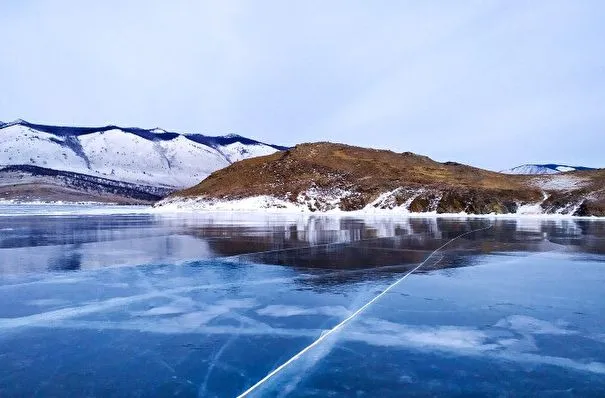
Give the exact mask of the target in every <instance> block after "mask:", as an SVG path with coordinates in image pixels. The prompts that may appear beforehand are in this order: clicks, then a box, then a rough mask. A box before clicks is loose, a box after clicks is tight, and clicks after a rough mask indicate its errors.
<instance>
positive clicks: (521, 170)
mask: <svg viewBox="0 0 605 398" xmlns="http://www.w3.org/2000/svg"><path fill="white" fill-rule="evenodd" d="M558 172H559V171H557V170H555V169H551V168H549V167H545V166H543V165H538V164H524V165H522V166H517V167H513V168H512V169H509V170H503V171H502V173H505V174H557V173H558Z"/></svg>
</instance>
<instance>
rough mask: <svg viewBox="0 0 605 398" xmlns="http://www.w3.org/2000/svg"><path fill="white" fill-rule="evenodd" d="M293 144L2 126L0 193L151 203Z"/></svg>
mask: <svg viewBox="0 0 605 398" xmlns="http://www.w3.org/2000/svg"><path fill="white" fill-rule="evenodd" d="M284 149H287V148H285V147H282V146H278V145H270V144H265V143H263V142H259V141H255V140H252V139H249V138H246V137H242V136H239V135H234V134H231V135H225V136H206V135H202V134H179V133H174V132H168V131H165V130H163V129H160V128H154V129H141V128H131V127H128V128H125V127H118V126H114V125H108V126H103V127H62V126H50V125H43V124H34V123H29V122H27V121H24V120H16V121H14V122H10V123H4V124H1V125H0V199H19V200H28V199H34V200H72V199H74V198H79V199H80V200H92V201H111V202H120V203H139V202H140V203H145V202H153V201H155V200H158V199H160V198H161V197H163V196H165V195H167V194H168V193H170V192H172V191H175V190H177V189H180V188H185V187H189V186H192V185H194V184H197V183H199V182H200V181H201V180H203V179H204V178H206V177H207V176H208V175H209V174H211V173H212V172H214V171H216V170H218V169H221V168H223V167H226V166H228V165H230V164H231V163H233V162H236V161H239V160H242V159H246V158H249V157H255V156H260V155H267V154H271V153H274V152H276V151H280V150H284Z"/></svg>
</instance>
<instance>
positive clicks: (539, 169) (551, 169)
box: [501, 163, 596, 175]
mask: <svg viewBox="0 0 605 398" xmlns="http://www.w3.org/2000/svg"><path fill="white" fill-rule="evenodd" d="M586 170H596V169H594V168H591V167H584V166H568V165H564V164H555V163H549V164H523V165H521V166H517V167H513V168H512V169H507V170H502V171H501V173H505V174H526V175H538V174H557V173H565V172H568V171H586Z"/></svg>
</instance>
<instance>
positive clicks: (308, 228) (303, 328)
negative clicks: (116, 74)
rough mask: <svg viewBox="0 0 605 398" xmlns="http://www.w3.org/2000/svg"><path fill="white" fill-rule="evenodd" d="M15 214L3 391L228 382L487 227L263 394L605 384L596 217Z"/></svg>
mask: <svg viewBox="0 0 605 398" xmlns="http://www.w3.org/2000/svg"><path fill="white" fill-rule="evenodd" d="M21 213H22V214H23V215H20V216H18V217H10V216H5V217H2V218H0V231H1V232H0V300H1V302H2V303H3V305H2V306H0V363H1V365H2V366H1V367H0V395H2V396H30V395H35V394H36V393H37V394H40V395H45V396H65V395H70V394H72V393H74V391H77V392H78V394H82V395H97V396H99V395H107V394H110V395H111V394H113V395H124V394H131V393H132V394H139V395H147V396H149V395H153V396H166V395H174V394H180V395H183V396H200V395H201V396H236V395H237V394H240V393H241V392H243V391H245V390H246V389H247V388H248V387H250V386H251V385H253V384H254V383H256V382H257V381H258V380H260V379H261V378H262V377H263V376H265V375H266V374H267V373H269V372H270V371H271V370H273V369H274V368H275V367H276V366H278V365H279V364H281V363H284V362H285V361H287V360H288V359H289V358H291V357H292V356H293V355H294V354H296V353H297V352H299V351H300V350H301V349H303V348H304V347H306V346H308V345H309V344H310V343H311V342H313V341H315V340H316V339H317V338H318V337H319V336H322V334H325V331H326V330H329V329H331V328H332V327H334V325H336V324H338V323H339V322H341V321H342V320H343V319H344V318H346V317H347V316H349V315H350V314H351V313H352V312H353V311H355V310H356V309H358V308H359V307H361V306H362V305H364V304H365V303H367V302H368V301H369V300H371V299H372V298H373V297H375V296H376V295H377V294H379V293H380V292H382V291H383V290H384V289H385V288H386V287H387V286H389V285H390V284H391V283H392V282H393V281H395V280H397V279H398V278H400V277H401V275H403V274H404V273H405V272H408V271H409V270H411V269H412V268H413V267H414V266H415V265H417V264H418V263H419V262H420V261H423V260H424V259H425V258H426V256H427V255H428V253H430V252H432V251H434V250H435V249H436V248H438V247H440V246H441V245H443V243H444V242H447V241H448V240H450V239H451V238H453V237H455V236H457V235H459V234H461V233H463V232H465V231H470V230H472V229H477V228H481V227H483V226H486V225H490V224H492V223H493V225H494V226H493V228H492V229H491V230H488V231H483V232H480V233H476V234H473V235H469V236H467V237H465V238H463V239H460V241H457V243H456V244H455V245H452V247H448V248H447V249H446V250H444V252H443V253H440V256H439V258H435V259H434V260H435V261H432V262H431V263H430V264H427V265H428V267H427V269H424V270H421V271H422V272H419V273H414V274H412V275H411V276H410V277H409V278H408V279H406V280H405V281H404V282H403V283H402V284H401V285H399V286H397V288H396V289H393V290H392V291H390V292H389V293H388V294H386V295H384V297H381V299H380V300H378V301H377V302H376V303H375V304H373V305H372V306H370V307H368V309H367V311H365V312H364V313H362V314H361V315H360V316H359V317H356V318H355V320H354V321H353V322H351V323H349V324H348V325H347V326H346V327H344V328H343V329H342V330H340V331H339V332H338V333H335V334H333V335H331V336H329V337H328V338H326V339H325V340H324V341H322V343H321V344H319V345H317V346H316V347H314V348H313V349H312V350H310V351H309V352H307V353H306V354H305V355H303V356H302V357H301V358H300V359H299V360H296V361H294V362H293V363H292V364H291V366H289V367H288V368H286V369H285V370H284V371H283V372H280V373H279V374H278V375H277V376H276V377H275V378H273V379H271V380H270V381H268V382H267V383H266V384H265V385H263V388H262V389H261V390H259V391H258V392H257V394H256V395H258V396H275V395H277V396H280V395H289V396H310V395H319V396H326V395H339V396H351V395H356V394H358V395H367V396H400V395H401V392H402V391H406V393H407V394H410V395H469V394H472V393H474V394H479V395H497V394H499V393H501V392H506V393H510V394H516V395H519V394H521V395H522V394H524V393H525V392H526V391H529V390H531V391H533V392H536V393H544V394H549V393H551V392H552V391H565V390H568V389H570V388H571V389H572V391H573V392H574V394H577V395H582V396H586V395H601V393H602V392H604V391H605V383H604V381H603V380H605V340H604V339H603V330H602V325H603V322H604V321H605V319H604V318H603V314H605V304H604V303H603V300H602V297H603V294H604V293H605V291H604V286H605V268H604V267H603V264H604V263H605V257H604V255H605V243H604V242H605V229H604V228H603V223H602V222H598V221H586V220H569V219H568V220H537V219H523V220H522V221H519V220H505V219H500V220H495V221H492V220H483V219H448V218H444V219H441V218H424V219H423V218H411V219H409V218H408V219H406V218H388V217H387V218H385V217H382V218H381V217H368V218H347V217H336V218H333V217H326V216H320V217H300V216H296V215H292V214H290V215H288V214H282V215H259V214H255V215H246V214H244V213H239V214H235V215H234V214H226V213H221V214H212V213H208V214H200V215H197V216H193V215H157V214H113V215H112V214H105V215H101V214H96V215H93V214H88V215H86V216H80V217H73V216H61V215H54V216H39V215H35V216H28V215H25V214H26V211H22V212H21ZM104 259H106V260H104Z"/></svg>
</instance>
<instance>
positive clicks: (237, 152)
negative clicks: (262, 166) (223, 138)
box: [216, 142, 276, 163]
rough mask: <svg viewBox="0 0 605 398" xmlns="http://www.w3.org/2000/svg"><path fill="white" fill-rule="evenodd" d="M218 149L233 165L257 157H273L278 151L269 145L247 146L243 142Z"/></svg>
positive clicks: (218, 147)
mask: <svg viewBox="0 0 605 398" xmlns="http://www.w3.org/2000/svg"><path fill="white" fill-rule="evenodd" d="M216 149H217V150H218V151H220V152H221V153H222V154H223V155H224V156H225V157H226V158H227V159H228V160H229V161H230V162H231V163H234V162H238V161H240V160H243V159H248V158H253V157H257V156H265V155H271V154H272V153H275V151H276V150H275V148H272V147H270V146H269V145H264V144H255V145H245V144H242V143H241V142H234V143H232V144H228V145H222V146H217V147H216Z"/></svg>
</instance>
